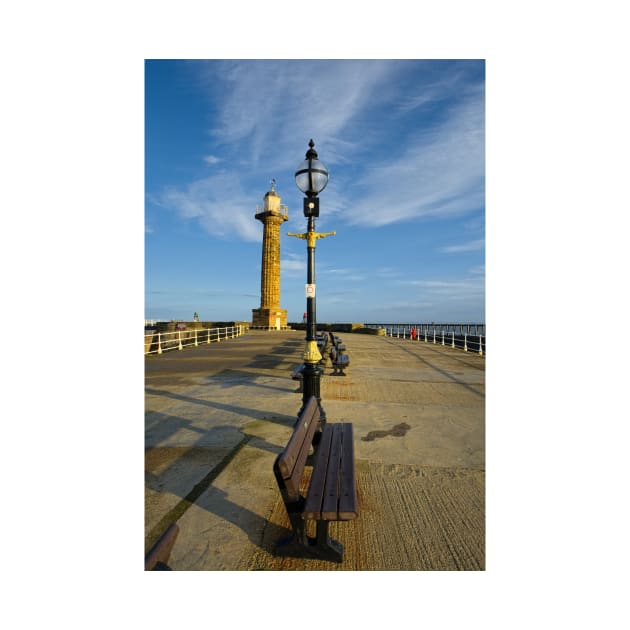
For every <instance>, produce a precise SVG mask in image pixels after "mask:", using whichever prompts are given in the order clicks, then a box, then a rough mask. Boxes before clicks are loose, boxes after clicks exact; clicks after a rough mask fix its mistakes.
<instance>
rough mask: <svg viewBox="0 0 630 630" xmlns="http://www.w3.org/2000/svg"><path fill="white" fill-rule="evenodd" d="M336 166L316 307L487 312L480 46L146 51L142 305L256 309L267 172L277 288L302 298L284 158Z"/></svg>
mask: <svg viewBox="0 0 630 630" xmlns="http://www.w3.org/2000/svg"><path fill="white" fill-rule="evenodd" d="M311 138H312V139H313V140H314V142H315V150H316V151H317V152H318V155H319V159H320V160H321V161H322V162H323V163H324V164H325V165H326V167H327V169H328V171H329V181H328V185H327V186H326V188H325V189H324V190H323V191H322V192H321V193H320V195H319V198H320V216H319V218H318V219H317V221H316V230H317V231H320V232H325V231H335V232H336V235H335V236H333V237H329V238H326V239H320V240H319V241H318V243H317V249H316V276H315V282H316V286H317V321H318V322H363V323H389V322H418V323H420V322H484V321H485V62H484V60H483V59H479V60H475V59H466V60H351V59H348V60H295V59H293V60H227V59H225V60H221V59H215V60H162V59H155V60H152V59H147V60H146V61H145V317H146V318H147V319H158V320H172V319H183V320H190V319H192V317H193V314H194V313H195V312H196V313H198V314H199V317H200V319H201V320H202V321H225V320H243V321H250V320H251V311H252V309H254V308H258V307H259V306H260V267H261V247H262V230H263V226H262V224H261V223H260V222H259V221H257V220H256V219H255V218H254V214H255V213H256V207H257V205H258V206H262V204H263V198H264V195H265V193H266V192H267V191H269V190H270V188H271V180H272V179H273V180H275V182H276V183H275V189H276V192H277V193H278V194H279V195H280V197H281V200H282V201H281V202H282V204H285V205H287V206H288V211H289V221H287V222H285V223H284V224H283V226H282V228H281V299H280V306H281V307H282V308H285V309H287V310H288V321H290V322H291V321H301V319H302V314H303V312H304V311H305V310H306V298H305V291H304V284H305V283H306V243H305V241H303V240H300V239H296V238H291V237H288V236H286V233H287V232H294V233H299V232H304V231H306V219H305V218H304V216H303V212H302V199H303V196H302V193H301V192H300V191H299V189H298V188H297V186H296V185H295V179H294V174H295V171H296V169H297V167H298V165H299V164H300V163H301V162H302V161H303V160H304V157H305V153H306V151H307V150H308V142H309V140H310V139H311Z"/></svg>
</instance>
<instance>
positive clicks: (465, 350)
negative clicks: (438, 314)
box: [464, 333, 468, 352]
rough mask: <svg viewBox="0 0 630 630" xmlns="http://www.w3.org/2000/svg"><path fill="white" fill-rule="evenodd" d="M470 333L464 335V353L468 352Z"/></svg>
mask: <svg viewBox="0 0 630 630" xmlns="http://www.w3.org/2000/svg"><path fill="white" fill-rule="evenodd" d="M467 337H468V333H464V352H468V341H467Z"/></svg>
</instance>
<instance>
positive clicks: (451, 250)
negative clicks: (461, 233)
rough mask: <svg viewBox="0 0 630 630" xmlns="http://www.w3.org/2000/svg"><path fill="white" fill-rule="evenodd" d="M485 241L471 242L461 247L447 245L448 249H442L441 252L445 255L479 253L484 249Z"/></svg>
mask: <svg viewBox="0 0 630 630" xmlns="http://www.w3.org/2000/svg"><path fill="white" fill-rule="evenodd" d="M484 244H485V240H484V239H483V238H480V239H477V240H474V241H470V242H468V243H462V244H460V245H447V246H446V247H440V248H439V249H438V251H439V252H442V253H443V254H458V253H460V252H477V251H480V250H482V249H483V248H484Z"/></svg>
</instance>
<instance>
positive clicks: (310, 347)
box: [303, 341, 322, 363]
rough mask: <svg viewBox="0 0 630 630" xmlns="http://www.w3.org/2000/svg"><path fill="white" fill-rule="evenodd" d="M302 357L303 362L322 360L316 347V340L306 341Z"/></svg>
mask: <svg viewBox="0 0 630 630" xmlns="http://www.w3.org/2000/svg"><path fill="white" fill-rule="evenodd" d="M303 359H304V362H305V363H319V362H320V361H321V360H322V355H321V353H320V351H319V348H318V347H317V342H316V341H307V342H306V346H305V347H304V355H303Z"/></svg>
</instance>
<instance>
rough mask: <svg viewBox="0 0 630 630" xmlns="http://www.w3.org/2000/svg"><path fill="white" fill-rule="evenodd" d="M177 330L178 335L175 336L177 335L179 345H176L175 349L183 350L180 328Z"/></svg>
mask: <svg viewBox="0 0 630 630" xmlns="http://www.w3.org/2000/svg"><path fill="white" fill-rule="evenodd" d="M177 332H178V335H177V336H178V337H179V347H178V348H177V349H178V350H183V349H184V346H182V331H181V330H179V331H177Z"/></svg>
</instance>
